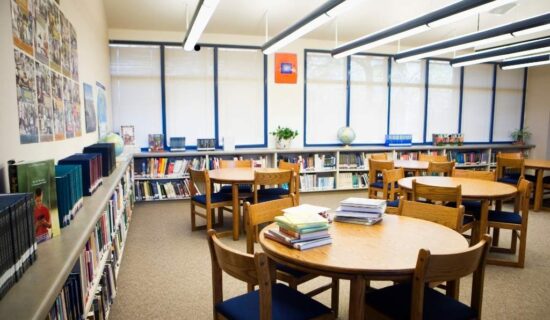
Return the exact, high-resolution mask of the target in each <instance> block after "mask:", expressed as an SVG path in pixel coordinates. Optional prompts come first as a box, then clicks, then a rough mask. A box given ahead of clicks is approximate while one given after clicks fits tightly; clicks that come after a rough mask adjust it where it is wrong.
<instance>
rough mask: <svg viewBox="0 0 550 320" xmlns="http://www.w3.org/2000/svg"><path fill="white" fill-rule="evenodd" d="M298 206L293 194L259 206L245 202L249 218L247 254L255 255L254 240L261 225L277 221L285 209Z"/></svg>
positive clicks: (247, 223)
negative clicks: (276, 218)
mask: <svg viewBox="0 0 550 320" xmlns="http://www.w3.org/2000/svg"><path fill="white" fill-rule="evenodd" d="M296 205H297V203H296V198H295V197H294V195H293V194H291V195H290V197H288V198H282V199H278V200H273V201H267V202H262V203H257V204H250V202H245V204H244V207H245V212H247V214H248V218H247V219H246V220H247V221H246V252H247V253H250V254H253V253H254V240H255V239H257V238H256V236H257V234H258V232H259V230H258V226H259V225H261V224H265V223H268V222H273V221H275V217H276V216H280V215H282V214H283V209H286V208H291V207H294V206H296Z"/></svg>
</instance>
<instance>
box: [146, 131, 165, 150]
mask: <svg viewBox="0 0 550 320" xmlns="http://www.w3.org/2000/svg"><path fill="white" fill-rule="evenodd" d="M149 151H164V135H163V134H162V133H156V134H149Z"/></svg>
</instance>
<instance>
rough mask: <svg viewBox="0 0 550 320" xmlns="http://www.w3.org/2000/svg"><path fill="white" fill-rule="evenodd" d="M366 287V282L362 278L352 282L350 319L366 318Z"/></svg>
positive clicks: (356, 278)
mask: <svg viewBox="0 0 550 320" xmlns="http://www.w3.org/2000/svg"><path fill="white" fill-rule="evenodd" d="M365 286H366V281H365V278H363V277H362V276H357V277H355V278H353V279H351V280H350V288H349V319H350V320H351V319H361V320H363V319H364V318H365Z"/></svg>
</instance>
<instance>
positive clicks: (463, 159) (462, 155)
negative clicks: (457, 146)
mask: <svg viewBox="0 0 550 320" xmlns="http://www.w3.org/2000/svg"><path fill="white" fill-rule="evenodd" d="M447 158H448V159H449V161H455V162H456V163H457V164H466V165H470V164H486V163H488V160H489V155H488V153H486V152H473V151H470V152H459V151H448V152H447Z"/></svg>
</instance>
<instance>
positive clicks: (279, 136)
mask: <svg viewBox="0 0 550 320" xmlns="http://www.w3.org/2000/svg"><path fill="white" fill-rule="evenodd" d="M270 134H272V135H273V136H274V137H275V145H276V147H277V149H286V148H288V147H289V146H290V143H291V142H292V139H294V138H296V137H297V136H298V130H292V129H290V128H288V127H281V126H277V129H275V131H272V132H270Z"/></svg>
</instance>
